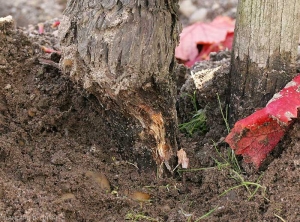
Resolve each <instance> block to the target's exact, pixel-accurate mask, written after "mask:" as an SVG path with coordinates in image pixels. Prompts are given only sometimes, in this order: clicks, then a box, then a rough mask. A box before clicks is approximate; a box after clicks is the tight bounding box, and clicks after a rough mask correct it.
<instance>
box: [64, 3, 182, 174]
mask: <svg viewBox="0 0 300 222" xmlns="http://www.w3.org/2000/svg"><path fill="white" fill-rule="evenodd" d="M177 10H178V1H177V0H176V1H173V0H172V1H171V0H168V1H167V0H165V1H161V0H151V1H148V0H100V1H95V0H82V1H77V0H70V1H69V2H68V5H67V8H66V10H65V12H64V18H63V20H62V22H61V25H60V40H61V46H62V59H61V62H60V64H61V67H62V70H63V71H64V72H65V73H67V74H69V75H70V77H71V78H72V79H73V80H74V81H76V82H78V83H79V84H81V85H82V86H83V87H84V88H85V89H87V90H89V91H90V92H91V93H93V94H94V95H95V96H96V97H97V98H98V100H99V103H100V104H101V106H102V109H104V110H105V111H106V114H107V115H106V117H105V118H106V121H108V124H110V125H111V127H112V131H113V132H116V133H114V134H113V135H112V137H113V139H114V140H115V141H116V142H117V144H118V146H119V149H120V150H121V151H122V152H124V155H125V156H126V153H128V152H131V153H133V155H135V154H137V153H138V154H139V155H137V158H144V159H145V161H146V162H147V161H148V162H149V163H148V165H149V164H150V165H151V161H150V160H146V159H149V155H148V153H149V152H151V153H152V157H153V159H154V161H155V162H156V164H158V165H159V166H160V169H161V170H162V166H163V163H164V164H165V166H167V167H168V168H169V169H170V166H169V160H170V158H171V156H172V155H173V154H174V153H175V151H176V150H177V142H176V136H177V117H176V116H177V115H176V109H175V95H176V84H175V76H174V73H173V71H174V69H175V60H174V51H175V46H176V44H177V41H178V32H179V25H178V22H177V16H176V13H177ZM118 125H119V126H118ZM116 128H120V129H122V132H118V130H117V129H116ZM108 133H111V132H108ZM145 164H146V163H145Z"/></svg>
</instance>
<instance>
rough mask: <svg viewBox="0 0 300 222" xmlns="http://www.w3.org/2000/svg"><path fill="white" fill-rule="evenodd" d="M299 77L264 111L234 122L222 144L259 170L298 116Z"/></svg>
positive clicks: (271, 101)
mask: <svg viewBox="0 0 300 222" xmlns="http://www.w3.org/2000/svg"><path fill="white" fill-rule="evenodd" d="M299 87H300V75H298V76H296V77H295V78H294V79H293V80H292V81H291V82H289V83H288V84H287V85H286V86H285V87H284V88H283V89H282V90H281V91H280V92H278V93H276V94H275V95H274V96H273V98H272V99H271V100H270V101H269V102H268V104H267V105H266V107H265V108H263V109H260V110H258V111H256V112H255V113H253V114H251V115H250V116H248V117H246V118H244V119H242V120H239V121H238V122H236V123H235V125H234V127H233V129H232V130H231V132H230V133H229V135H228V136H227V137H226V139H225V141H226V142H227V143H228V144H229V145H230V147H231V148H232V149H233V150H235V153H236V154H238V155H240V154H241V155H243V157H244V159H245V161H246V162H248V163H253V164H254V165H255V166H256V168H259V166H260V165H261V163H262V162H263V161H264V159H265V158H266V157H267V155H268V154H269V153H270V152H271V151H272V150H273V149H274V147H275V146H276V145H277V143H278V142H279V141H280V140H281V138H282V137H283V135H284V133H285V132H286V130H287V129H288V127H289V126H290V125H291V124H292V123H293V121H294V120H295V119H296V118H297V116H298V109H299V107H300V99H299V98H300V91H299Z"/></svg>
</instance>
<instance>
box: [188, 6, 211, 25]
mask: <svg viewBox="0 0 300 222" xmlns="http://www.w3.org/2000/svg"><path fill="white" fill-rule="evenodd" d="M206 16H207V9H206V8H200V9H198V10H197V11H195V12H194V13H193V14H192V15H191V17H190V20H189V22H190V23H195V22H200V21H204V20H205V19H206Z"/></svg>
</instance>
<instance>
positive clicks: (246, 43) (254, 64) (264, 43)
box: [230, 0, 300, 123]
mask: <svg viewBox="0 0 300 222" xmlns="http://www.w3.org/2000/svg"><path fill="white" fill-rule="evenodd" d="M299 21H300V4H299V1H298V0H276V1H256V0H241V1H239V4H238V13H237V21H236V22H237V24H236V29H235V40H234V46H233V54H232V67H231V86H230V88H231V98H230V120H231V123H234V122H235V121H236V120H238V119H240V118H243V117H245V116H247V115H249V114H250V113H252V112H253V111H254V109H256V108H259V107H263V106H265V105H266V103H267V102H268V100H269V99H271V97H272V96H273V94H274V93H276V92H278V91H279V90H280V89H281V88H283V87H284V86H285V84H286V83H287V82H288V81H290V80H291V79H292V77H293V76H295V75H296V72H295V60H296V56H297V45H298V41H299V35H300V22H299Z"/></svg>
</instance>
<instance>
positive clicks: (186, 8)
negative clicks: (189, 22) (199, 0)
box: [179, 0, 197, 17]
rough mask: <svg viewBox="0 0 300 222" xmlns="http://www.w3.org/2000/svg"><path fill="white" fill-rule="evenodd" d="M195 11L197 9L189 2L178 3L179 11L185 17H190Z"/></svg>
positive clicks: (186, 0)
mask: <svg viewBox="0 0 300 222" xmlns="http://www.w3.org/2000/svg"><path fill="white" fill-rule="evenodd" d="M196 10H197V7H196V6H195V5H194V4H193V3H192V1H191V0H184V1H181V2H180V3H179V11H180V12H181V13H182V14H183V15H185V16H186V17H190V16H191V15H192V14H193V13H194V12H195V11H196Z"/></svg>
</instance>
